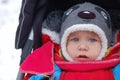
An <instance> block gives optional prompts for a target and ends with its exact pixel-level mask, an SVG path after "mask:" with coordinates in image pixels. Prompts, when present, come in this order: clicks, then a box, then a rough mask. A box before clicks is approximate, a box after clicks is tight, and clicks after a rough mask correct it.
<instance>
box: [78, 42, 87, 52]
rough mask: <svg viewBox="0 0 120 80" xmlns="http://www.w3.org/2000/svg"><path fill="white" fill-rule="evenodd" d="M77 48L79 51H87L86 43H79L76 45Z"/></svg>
mask: <svg viewBox="0 0 120 80" xmlns="http://www.w3.org/2000/svg"><path fill="white" fill-rule="evenodd" d="M78 49H79V50H81V51H87V50H88V45H87V44H86V43H80V44H79V46H78Z"/></svg>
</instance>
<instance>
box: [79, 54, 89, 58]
mask: <svg viewBox="0 0 120 80" xmlns="http://www.w3.org/2000/svg"><path fill="white" fill-rule="evenodd" d="M78 58H88V57H87V56H86V55H79V56H78Z"/></svg>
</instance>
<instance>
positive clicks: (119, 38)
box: [117, 31, 120, 42]
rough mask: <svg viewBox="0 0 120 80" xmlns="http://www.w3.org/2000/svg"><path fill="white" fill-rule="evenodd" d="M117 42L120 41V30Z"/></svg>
mask: <svg viewBox="0 0 120 80" xmlns="http://www.w3.org/2000/svg"><path fill="white" fill-rule="evenodd" d="M117 42H120V31H119V33H118V35H117Z"/></svg>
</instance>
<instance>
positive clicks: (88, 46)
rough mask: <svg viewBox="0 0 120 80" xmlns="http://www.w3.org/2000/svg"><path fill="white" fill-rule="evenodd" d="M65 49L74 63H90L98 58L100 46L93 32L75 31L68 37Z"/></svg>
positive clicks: (99, 41) (98, 39)
mask: <svg viewBox="0 0 120 80" xmlns="http://www.w3.org/2000/svg"><path fill="white" fill-rule="evenodd" d="M66 47H67V52H68V54H69V55H70V57H71V58H72V59H73V60H74V61H92V60H95V59H96V58H97V57H98V56H99V54H100V52H101V48H102V44H101V40H100V38H99V37H98V35H97V34H95V33H94V32H90V31H76V32H74V33H71V34H70V35H69V37H68V39H67V46H66Z"/></svg>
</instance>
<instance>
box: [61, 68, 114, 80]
mask: <svg viewBox="0 0 120 80" xmlns="http://www.w3.org/2000/svg"><path fill="white" fill-rule="evenodd" d="M60 80H114V77H113V74H112V70H107V69H106V70H96V71H86V72H62V74H61V76H60Z"/></svg>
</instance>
